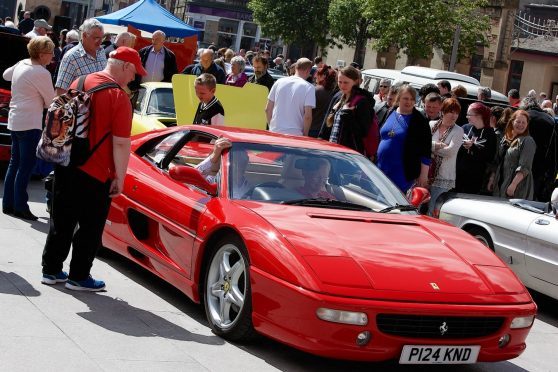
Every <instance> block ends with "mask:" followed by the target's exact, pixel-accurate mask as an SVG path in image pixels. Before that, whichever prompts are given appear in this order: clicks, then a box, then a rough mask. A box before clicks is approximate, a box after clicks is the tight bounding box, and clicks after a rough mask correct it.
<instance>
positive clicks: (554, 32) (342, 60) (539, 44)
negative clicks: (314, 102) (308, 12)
mask: <svg viewBox="0 0 558 372" xmlns="http://www.w3.org/2000/svg"><path fill="white" fill-rule="evenodd" d="M551 3H555V2H551ZM522 9H523V10H522V11H520V1H519V0H490V1H489V4H488V6H487V7H486V8H484V10H483V11H484V12H485V13H486V14H488V15H489V16H490V25H491V29H490V34H489V37H488V45H487V46H486V47H479V48H478V49H477V52H476V53H475V54H473V55H472V56H470V57H469V58H465V59H463V60H461V61H459V62H458V63H457V64H456V67H455V71H456V72H459V73H462V74H465V75H469V76H473V77H475V78H477V79H478V80H479V81H480V82H481V84H482V85H484V86H488V87H490V88H491V89H494V90H496V91H499V92H501V93H504V94H505V93H506V92H507V91H508V90H509V89H511V88H516V89H519V90H520V94H522V95H526V94H527V92H528V91H529V90H530V89H535V90H537V91H538V92H539V91H545V92H556V94H558V53H557V52H558V50H556V49H555V47H556V45H558V44H557V42H556V37H558V29H556V28H555V27H554V28H553V27H551V30H550V31H548V25H549V24H551V23H552V19H546V20H543V19H539V18H536V17H533V16H531V21H532V22H531V21H529V22H528V23H537V24H538V26H537V27H534V28H532V29H529V32H526V31H525V30H524V31H522V30H521V27H522V25H523V28H525V27H524V26H525V23H526V22H522V21H521V19H524V18H525V17H529V16H528V13H526V11H530V12H533V11H534V10H536V11H537V12H539V14H541V13H542V14H546V15H550V18H552V14H553V13H552V12H553V11H556V12H558V7H557V6H555V5H552V4H529V3H527V2H525V4H524V8H522ZM526 14H527V15H526ZM554 14H557V13H554ZM535 18H536V20H535ZM554 19H558V17H554ZM555 23H556V22H554V24H555ZM549 33H550V34H549ZM545 34H546V38H545ZM353 54H354V50H353V49H352V48H347V47H344V48H341V49H340V48H330V49H328V51H327V62H328V63H329V64H331V65H334V66H335V65H346V64H348V63H350V62H352V57H353ZM407 62H408V61H407V58H406V55H405V54H404V53H403V52H402V51H400V50H398V49H397V48H391V49H390V50H388V51H384V52H377V51H375V50H372V49H371V48H368V50H367V53H366V56H365V60H364V68H365V69H366V68H388V69H402V68H403V67H405V66H406V65H407ZM448 62H449V56H447V55H444V53H443V52H442V51H440V50H436V49H434V50H433V51H432V55H431V58H429V59H424V60H420V61H418V64H419V65H421V66H426V67H432V68H436V69H447V66H448ZM556 94H554V96H556Z"/></svg>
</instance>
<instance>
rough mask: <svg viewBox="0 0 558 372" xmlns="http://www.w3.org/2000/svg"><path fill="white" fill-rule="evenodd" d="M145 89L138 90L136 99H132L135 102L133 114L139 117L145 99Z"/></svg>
mask: <svg viewBox="0 0 558 372" xmlns="http://www.w3.org/2000/svg"><path fill="white" fill-rule="evenodd" d="M145 92H146V90H145V88H140V89H139V90H138V91H137V93H136V97H134V99H135V101H134V113H135V114H138V115H141V108H142V106H143V104H142V103H143V100H144V98H145Z"/></svg>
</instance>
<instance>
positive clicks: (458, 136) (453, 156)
mask: <svg viewBox="0 0 558 372" xmlns="http://www.w3.org/2000/svg"><path fill="white" fill-rule="evenodd" d="M437 122H438V121H437V120H433V121H431V122H430V128H431V129H432V128H434V125H436V123H437ZM436 142H440V131H439V130H437V131H436V132H434V133H432V155H434V154H436V155H440V156H441V157H442V158H443V159H444V160H443V161H442V165H441V166H440V169H439V170H438V176H437V177H436V180H435V181H434V183H433V186H437V187H441V188H445V189H452V188H454V187H455V177H456V162H457V152H458V151H459V148H460V147H461V145H462V144H463V128H461V127H460V126H459V125H457V124H455V125H454V126H453V128H452V130H451V132H450V133H449V134H448V136H447V137H446V139H445V141H444V143H445V144H446V145H448V146H447V147H445V148H443V149H435V143H436Z"/></svg>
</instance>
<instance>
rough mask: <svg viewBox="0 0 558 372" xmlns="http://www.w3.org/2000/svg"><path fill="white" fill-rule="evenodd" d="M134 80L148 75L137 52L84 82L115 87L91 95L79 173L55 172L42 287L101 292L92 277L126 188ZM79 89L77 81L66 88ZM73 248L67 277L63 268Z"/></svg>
mask: <svg viewBox="0 0 558 372" xmlns="http://www.w3.org/2000/svg"><path fill="white" fill-rule="evenodd" d="M101 36H102V35H101ZM136 74H139V75H143V76H145V75H146V74H147V72H146V71H145V69H144V68H143V66H142V64H141V60H140V56H139V54H138V52H137V51H135V50H134V49H132V48H128V47H120V48H118V49H116V50H115V51H113V52H112V53H111V54H110V56H109V60H108V63H107V65H106V67H105V68H104V70H102V71H99V72H95V73H92V74H89V75H87V77H86V78H85V82H84V89H85V90H90V89H92V88H94V87H96V86H99V85H100V84H105V83H112V84H114V85H115V86H114V87H109V88H105V89H103V90H99V91H97V92H95V93H93V94H92V95H91V103H90V108H89V110H90V111H89V114H90V116H89V136H88V138H89V141H90V149H91V150H92V149H94V148H95V151H93V152H92V153H91V155H90V157H89V159H88V160H87V161H86V162H85V164H83V165H81V166H79V167H72V166H69V167H63V166H58V165H57V166H56V167H55V170H54V173H55V180H56V181H55V182H54V190H53V194H54V195H53V204H52V212H51V220H50V229H49V232H48V236H47V239H46V243H45V248H44V251H43V261H42V265H43V277H42V280H41V281H42V283H44V284H56V283H62V282H66V288H68V289H72V290H78V291H100V290H103V289H104V288H105V283H104V282H103V281H101V280H95V279H93V277H92V276H91V275H90V271H91V267H92V265H93V260H94V258H95V255H96V253H97V250H98V248H99V247H101V237H102V234H103V228H104V226H105V221H106V219H107V216H108V211H109V206H110V200H111V198H114V197H116V196H118V195H120V193H121V192H122V187H123V184H124V177H125V174H126V168H127V166H128V159H129V156H130V132H131V128H132V106H131V104H130V99H129V98H128V95H127V94H126V92H125V91H124V88H125V87H126V86H127V85H128V83H129V82H130V81H132V80H133V79H134V77H135V75H136ZM77 84H78V81H77V80H76V81H74V82H73V83H72V84H71V86H70V87H71V88H76V87H77ZM76 227H77V229H76ZM72 245H73V251H72V260H71V262H70V272H69V275H68V274H67V273H66V272H65V271H63V270H62V268H63V262H64V260H66V258H67V257H68V254H69V252H70V247H71V246H72Z"/></svg>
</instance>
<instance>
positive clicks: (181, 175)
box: [169, 165, 217, 196]
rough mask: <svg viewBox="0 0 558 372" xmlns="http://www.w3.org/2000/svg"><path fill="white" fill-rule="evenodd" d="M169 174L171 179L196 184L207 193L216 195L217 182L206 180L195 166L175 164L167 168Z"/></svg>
mask: <svg viewBox="0 0 558 372" xmlns="http://www.w3.org/2000/svg"><path fill="white" fill-rule="evenodd" d="M169 175H170V177H171V178H172V179H174V180H176V181H179V182H184V183H187V184H189V185H192V186H196V187H198V188H200V189H202V190H203V191H205V192H206V193H208V194H209V195H212V196H216V195H217V184H216V183H210V182H208V181H207V180H206V179H205V177H204V176H203V175H202V174H201V172H200V171H199V170H197V169H196V168H192V167H188V166H185V165H177V166H174V167H172V168H171V169H170V170H169Z"/></svg>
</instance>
